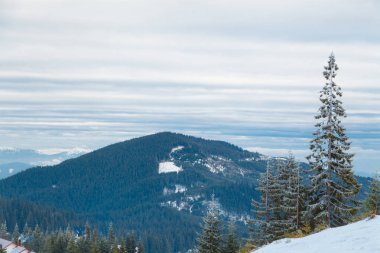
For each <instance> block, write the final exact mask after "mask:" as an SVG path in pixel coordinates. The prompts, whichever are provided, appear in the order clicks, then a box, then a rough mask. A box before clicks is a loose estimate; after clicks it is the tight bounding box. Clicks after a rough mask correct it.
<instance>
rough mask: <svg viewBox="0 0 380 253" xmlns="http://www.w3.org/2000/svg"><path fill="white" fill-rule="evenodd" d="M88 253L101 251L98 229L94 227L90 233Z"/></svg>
mask: <svg viewBox="0 0 380 253" xmlns="http://www.w3.org/2000/svg"><path fill="white" fill-rule="evenodd" d="M90 253H101V251H100V248H99V242H98V231H97V230H96V229H94V231H93V233H92V238H91V247H90Z"/></svg>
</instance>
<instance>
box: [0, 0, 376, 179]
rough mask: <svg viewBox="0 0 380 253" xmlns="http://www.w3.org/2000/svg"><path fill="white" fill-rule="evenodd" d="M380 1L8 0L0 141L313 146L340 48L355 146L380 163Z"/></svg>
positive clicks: (362, 167) (363, 170)
mask: <svg viewBox="0 0 380 253" xmlns="http://www.w3.org/2000/svg"><path fill="white" fill-rule="evenodd" d="M379 13H380V2H379V1H377V0H361V1H354V0H344V1H343V0H336V1H327V0H318V1H304V0H290V1H287V0H286V1H280V0H277V1H275V0H266V1H256V0H229V1H226V0H214V1H211V0H149V1H148V0H134V1H131V0H130V1H128V0H124V1H121V0H107V1H106V0H104V1H99V0H33V1H30V0H1V1H0V142H1V143H0V146H9V147H17V148H33V149H57V148H70V147H85V148H91V149H96V148H98V147H102V146H104V145H107V144H111V143H114V142H117V141H122V140H126V139H130V138H132V137H137V136H142V135H145V134H150V133H155V132H159V131H175V132H181V133H186V134H192V135H196V136H202V137H206V138H212V139H219V140H226V141H230V142H232V143H234V144H237V145H240V146H242V147H244V148H247V149H250V150H255V151H260V152H263V153H265V154H269V155H282V154H286V153H287V152H288V150H293V152H294V153H295V154H296V155H297V157H298V158H299V159H303V157H305V156H306V155H307V154H308V150H307V149H308V141H309V140H310V138H311V133H312V132H313V130H314V128H313V124H314V123H315V121H314V119H313V116H314V115H315V114H316V112H317V109H318V106H319V101H318V92H319V90H320V89H321V88H322V86H323V84H324V80H323V77H322V70H323V66H324V65H325V64H326V62H327V58H328V56H329V54H330V53H331V51H334V53H335V55H336V58H337V63H338V65H339V67H340V70H339V75H338V77H337V83H339V84H340V85H341V87H342V89H343V91H344V98H343V102H344V106H345V108H346V109H347V113H348V117H347V119H345V120H344V125H345V127H346V128H347V130H348V135H349V136H350V137H351V140H352V142H353V150H354V151H355V152H356V154H357V155H356V160H355V166H356V167H355V170H356V172H358V173H360V174H363V175H370V174H371V173H373V171H375V170H376V169H380V127H379V123H380V111H379V108H380V71H379V69H380V30H379V27H380V15H379Z"/></svg>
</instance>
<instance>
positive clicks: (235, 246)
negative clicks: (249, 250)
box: [222, 221, 239, 253]
mask: <svg viewBox="0 0 380 253" xmlns="http://www.w3.org/2000/svg"><path fill="white" fill-rule="evenodd" d="M235 232H236V229H235V224H234V223H233V222H232V221H231V222H230V224H229V226H228V235H227V238H226V245H225V246H224V248H223V251H222V252H223V253H236V252H238V250H239V243H238V241H237V238H236V233H235Z"/></svg>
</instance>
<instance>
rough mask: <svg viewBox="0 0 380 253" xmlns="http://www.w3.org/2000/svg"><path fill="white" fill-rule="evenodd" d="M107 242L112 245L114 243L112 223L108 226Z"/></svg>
mask: <svg viewBox="0 0 380 253" xmlns="http://www.w3.org/2000/svg"><path fill="white" fill-rule="evenodd" d="M108 241H109V243H110V244H111V245H112V244H114V243H115V235H114V233H113V226H112V222H111V223H110V224H109V226H108Z"/></svg>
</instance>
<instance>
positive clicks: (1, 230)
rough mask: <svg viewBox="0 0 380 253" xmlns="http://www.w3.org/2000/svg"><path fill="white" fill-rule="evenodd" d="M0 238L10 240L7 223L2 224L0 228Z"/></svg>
mask: <svg viewBox="0 0 380 253" xmlns="http://www.w3.org/2000/svg"><path fill="white" fill-rule="evenodd" d="M0 238H3V239H5V240H6V239H8V228H7V222H4V223H2V224H1V226H0Z"/></svg>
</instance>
